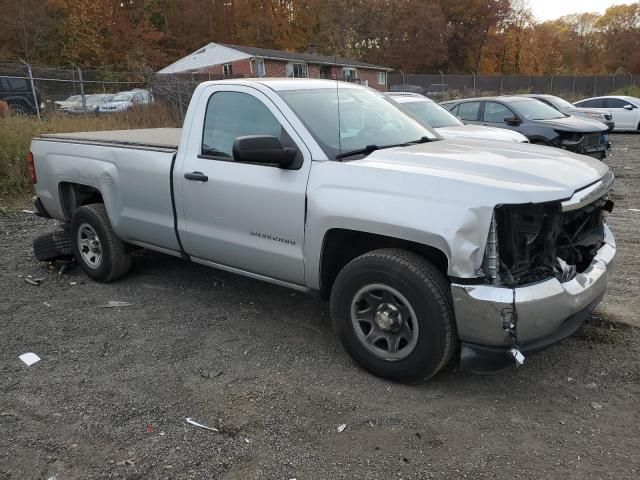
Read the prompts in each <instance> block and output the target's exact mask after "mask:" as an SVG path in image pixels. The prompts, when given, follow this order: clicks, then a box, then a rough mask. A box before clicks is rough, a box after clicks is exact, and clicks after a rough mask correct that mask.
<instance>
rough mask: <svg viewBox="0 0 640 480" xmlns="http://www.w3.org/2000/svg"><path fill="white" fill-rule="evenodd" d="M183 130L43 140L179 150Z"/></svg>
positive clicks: (108, 132) (116, 132) (54, 135)
mask: <svg viewBox="0 0 640 480" xmlns="http://www.w3.org/2000/svg"><path fill="white" fill-rule="evenodd" d="M181 133H182V129H181V128H145V129H138V130H104V131H99V132H74V133H46V134H43V135H40V137H38V138H40V139H42V140H50V141H58V142H73V143H83V144H103V145H104V144H107V145H112V146H122V147H127V148H144V149H162V150H177V149H178V143H179V141H180V135H181Z"/></svg>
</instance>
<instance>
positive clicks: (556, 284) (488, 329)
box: [451, 225, 616, 347]
mask: <svg viewBox="0 0 640 480" xmlns="http://www.w3.org/2000/svg"><path fill="white" fill-rule="evenodd" d="M615 254H616V243H615V239H614V237H613V235H612V233H611V231H610V230H609V228H608V227H607V226H606V225H605V244H604V245H603V246H602V247H601V248H600V250H598V253H597V254H596V256H595V258H594V259H593V261H592V262H591V265H590V266H589V268H587V269H586V270H585V271H584V272H582V273H579V274H577V275H576V276H575V277H574V278H573V279H572V280H570V281H568V282H566V283H560V281H558V280H557V279H555V278H552V279H549V280H545V281H543V282H540V283H536V284H533V285H529V286H526V287H520V288H516V289H515V290H516V297H515V298H516V300H515V303H516V308H517V311H518V326H517V332H518V342H519V343H520V344H521V345H526V344H535V343H536V342H539V341H541V340H543V339H546V338H554V334H556V332H558V331H561V330H562V326H563V323H564V322H565V321H566V320H567V319H569V318H570V317H572V316H574V315H575V314H576V313H578V312H581V311H583V310H585V309H588V308H593V307H595V305H597V303H598V302H599V301H600V300H601V299H602V297H603V296H604V293H605V290H606V288H607V281H608V276H609V270H610V269H611V266H612V263H613V258H614V257H615ZM451 294H452V297H453V306H454V310H455V314H456V324H457V327H458V335H459V337H460V341H461V342H463V343H470V344H475V345H482V346H487V347H508V346H511V345H512V343H513V340H512V339H511V338H510V337H509V335H508V333H507V332H506V331H505V330H504V329H503V328H502V315H501V314H502V311H503V309H509V308H511V306H512V301H513V290H512V289H510V288H502V287H494V286H489V285H461V284H455V283H454V284H452V285H451Z"/></svg>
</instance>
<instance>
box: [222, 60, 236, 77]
mask: <svg viewBox="0 0 640 480" xmlns="http://www.w3.org/2000/svg"><path fill="white" fill-rule="evenodd" d="M222 76H223V77H224V78H231V77H233V65H231V64H230V63H225V64H224V65H222Z"/></svg>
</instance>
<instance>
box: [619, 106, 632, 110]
mask: <svg viewBox="0 0 640 480" xmlns="http://www.w3.org/2000/svg"><path fill="white" fill-rule="evenodd" d="M622 108H624V109H625V110H633V109H634V108H635V107H634V106H633V105H625V106H624V107H622Z"/></svg>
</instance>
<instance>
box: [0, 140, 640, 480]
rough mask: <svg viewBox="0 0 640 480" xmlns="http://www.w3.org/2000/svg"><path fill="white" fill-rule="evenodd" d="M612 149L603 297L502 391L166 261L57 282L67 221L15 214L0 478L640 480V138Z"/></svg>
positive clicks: (4, 330)
mask: <svg viewBox="0 0 640 480" xmlns="http://www.w3.org/2000/svg"><path fill="white" fill-rule="evenodd" d="M613 142H614V148H615V150H614V156H613V157H612V158H611V159H609V163H610V164H611V165H612V166H613V169H614V171H615V173H616V175H617V178H618V181H617V186H616V192H615V198H614V200H615V201H616V209H615V211H614V213H613V215H612V216H611V218H610V224H611V225H612V228H613V230H614V233H615V234H616V235H617V239H618V246H619V254H618V260H617V266H616V270H615V276H614V278H613V280H612V282H611V288H610V290H609V293H608V295H607V297H606V300H605V302H604V303H603V304H602V305H601V306H600V307H599V309H598V310H597V312H596V314H595V315H594V317H593V318H592V320H591V321H590V324H588V325H587V326H585V327H584V328H583V329H582V330H581V331H579V332H578V333H577V334H576V335H575V336H574V337H572V338H570V339H567V340H566V341H564V342H563V343H562V344H561V345H558V346H556V347H554V348H552V349H551V350H548V351H546V352H544V353H542V354H540V355H538V356H535V357H531V358H529V359H527V364H526V366H525V368H522V369H520V370H518V371H514V372H513V373H511V374H508V375H501V376H491V377H481V376H474V375H470V374H466V373H461V372H460V371H459V370H458V369H457V368H456V366H455V365H450V366H449V367H448V368H447V369H446V370H445V371H444V372H443V373H441V374H440V375H439V376H437V378H435V379H433V380H432V381H429V382H427V383H424V384H421V385H414V386H407V385H396V384H393V383H390V382H387V381H384V380H381V379H378V378H375V377H373V376H371V375H369V374H368V373H366V372H364V371H363V370H361V369H359V368H358V367H356V366H355V365H354V363H353V362H352V361H351V360H350V358H349V357H348V356H347V355H346V354H345V353H344V352H343V350H342V348H341V347H340V345H339V344H338V342H337V340H336V339H335V337H334V336H333V335H332V332H331V326H330V322H329V316H328V305H327V304H325V303H323V302H321V301H320V300H318V299H315V298H313V297H309V296H304V295H301V294H296V293H292V292H291V291H289V290H285V289H282V288H278V287H275V286H271V285H267V284H262V283H259V282H256V281H252V280H249V279H245V278H241V277H238V276H234V275H231V274H226V273H222V272H219V271H215V270H211V269H207V268H204V267H200V266H197V265H190V264H187V263H183V262H181V261H179V260H177V259H173V258H170V257H166V256H162V255H158V254H154V253H144V254H143V255H140V256H139V257H137V258H136V263H135V269H134V271H133V272H132V273H131V275H129V276H128V277H127V278H126V279H124V280H122V281H119V282H117V283H114V284H110V285H99V284H95V283H93V282H91V281H90V280H88V279H87V278H86V277H85V276H84V275H83V274H81V273H80V272H79V271H78V270H76V271H72V272H70V273H68V274H66V275H64V276H62V277H57V275H56V274H55V272H52V271H49V270H48V268H47V266H46V265H44V264H40V263H38V262H37V261H35V260H34V259H33V258H32V252H31V239H32V238H33V237H34V236H35V235H36V234H38V233H39V232H42V231H45V230H47V229H51V228H54V222H52V221H46V220H42V219H39V218H36V217H34V216H33V215H28V214H24V213H15V214H9V215H6V216H0V252H1V255H0V272H1V273H0V342H1V346H2V348H1V349H0V388H1V392H2V394H1V396H0V479H49V478H55V479H56V480H65V479H94V478H126V479H136V478H139V479H149V478H167V479H169V478H171V479H174V478H194V479H196V478H197V479H203V478H225V479H245V478H247V479H253V478H260V479H285V480H286V479H292V478H297V479H299V480H302V479H334V478H349V479H365V478H366V479H391V478H405V479H408V478H415V479H425V478H457V479H459V478H469V479H478V478H509V479H514V478H526V479H528V478H531V479H546V478H548V479H558V478H563V479H573V478H575V479H586V478H598V479H600V478H615V479H632V478H639V476H640V355H639V354H640V328H638V327H640V316H639V312H640V288H639V282H640V280H639V278H640V276H639V275H638V272H639V271H640V252H639V248H638V247H639V245H638V242H639V240H638V239H639V233H640V212H639V211H632V210H628V209H630V208H636V209H640V136H639V135H615V136H613ZM28 275H32V276H33V277H34V278H37V277H45V280H44V281H43V284H42V285H40V286H32V285H30V284H28V283H27V282H26V281H25V280H24V277H26V276H28ZM109 300H117V301H123V302H130V303H132V305H131V306H128V307H122V308H100V306H101V305H105V304H106V303H107V302H108V301H109ZM633 324H635V327H634V326H631V325H633ZM24 352H35V353H37V354H38V355H39V356H40V357H42V360H41V361H40V362H39V363H36V364H35V365H33V366H31V367H26V366H25V365H24V364H23V363H22V362H21V361H20V360H19V359H18V355H19V354H21V353H24ZM186 417H192V418H193V419H194V420H195V421H197V422H200V423H203V424H206V425H209V426H212V427H216V428H218V429H219V430H220V431H219V432H218V433H215V432H211V431H206V430H203V429H200V428H197V427H194V426H191V425H189V424H187V423H186V422H185V418H186ZM341 424H346V428H345V429H344V431H342V432H338V426H339V425H341Z"/></svg>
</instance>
